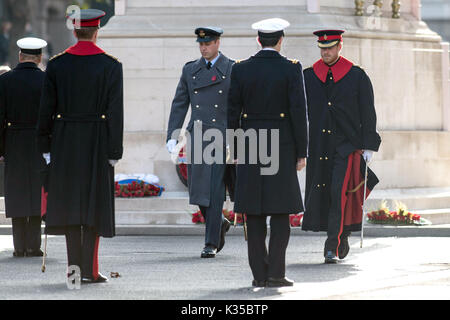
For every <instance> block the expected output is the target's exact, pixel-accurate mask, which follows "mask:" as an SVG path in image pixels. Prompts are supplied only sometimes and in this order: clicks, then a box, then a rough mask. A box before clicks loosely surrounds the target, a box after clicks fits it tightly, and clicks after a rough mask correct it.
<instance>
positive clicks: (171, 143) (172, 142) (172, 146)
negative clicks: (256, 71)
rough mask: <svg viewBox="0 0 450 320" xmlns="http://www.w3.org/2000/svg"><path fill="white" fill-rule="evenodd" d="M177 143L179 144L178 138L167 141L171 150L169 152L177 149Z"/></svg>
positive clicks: (167, 146)
mask: <svg viewBox="0 0 450 320" xmlns="http://www.w3.org/2000/svg"><path fill="white" fill-rule="evenodd" d="M176 145H177V140H175V139H170V140H169V141H167V144H166V148H167V151H169V153H173V152H174V151H175V146H176Z"/></svg>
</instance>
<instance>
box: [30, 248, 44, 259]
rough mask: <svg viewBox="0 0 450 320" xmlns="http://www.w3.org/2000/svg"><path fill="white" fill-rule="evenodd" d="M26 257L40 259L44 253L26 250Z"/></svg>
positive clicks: (39, 250)
mask: <svg viewBox="0 0 450 320" xmlns="http://www.w3.org/2000/svg"><path fill="white" fill-rule="evenodd" d="M26 255H27V257H42V256H43V255H44V253H43V252H42V251H41V249H38V250H31V249H27V253H26Z"/></svg>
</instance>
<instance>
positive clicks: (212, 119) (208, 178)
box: [167, 53, 234, 244]
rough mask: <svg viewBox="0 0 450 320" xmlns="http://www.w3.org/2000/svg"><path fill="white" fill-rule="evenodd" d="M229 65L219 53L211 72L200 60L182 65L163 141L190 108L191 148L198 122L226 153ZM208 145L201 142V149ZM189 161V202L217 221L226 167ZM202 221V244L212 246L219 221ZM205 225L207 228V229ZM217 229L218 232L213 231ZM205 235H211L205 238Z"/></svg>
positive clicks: (231, 62) (169, 135)
mask: <svg viewBox="0 0 450 320" xmlns="http://www.w3.org/2000/svg"><path fill="white" fill-rule="evenodd" d="M233 63H234V61H233V60H231V59H229V58H227V57H226V56H224V55H223V54H222V53H220V56H219V58H218V59H217V61H216V62H215V63H214V65H213V66H212V68H211V69H207V66H206V62H205V59H203V58H200V59H198V60H195V61H191V62H188V63H186V65H185V66H184V67H183V72H182V75H181V78H180V81H179V83H178V86H177V89H176V93H175V97H174V99H173V102H172V108H171V111H170V118H169V124H168V130H167V140H169V139H171V138H172V133H173V132H174V131H175V130H176V129H180V128H181V127H182V125H183V122H184V119H185V117H186V113H187V111H188V109H189V105H190V106H191V110H192V112H191V119H190V121H189V123H188V126H187V128H186V129H187V131H188V132H189V133H190V134H191V146H193V141H194V140H195V137H194V125H197V124H200V123H201V127H202V130H203V131H202V132H204V131H205V130H207V129H210V128H215V129H218V130H220V131H221V132H222V133H223V140H224V145H223V153H224V154H226V152H225V130H226V126H227V99H228V90H229V87H230V74H231V68H232V65H233ZM173 138H177V137H173ZM210 143H211V142H204V143H203V147H202V150H203V149H204V148H205V147H206V146H207V145H208V144H210ZM190 158H191V163H194V161H195V164H189V165H188V187H189V200H190V201H189V202H190V204H194V205H198V206H200V208H201V209H202V213H204V214H205V213H206V208H209V209H208V211H211V210H213V211H214V212H215V213H214V217H215V218H214V219H213V220H217V219H219V218H220V221H221V219H222V207H223V201H224V200H225V185H224V182H223V178H224V174H225V167H226V165H225V164H205V163H204V162H203V161H202V163H201V164H197V161H196V159H194V157H193V153H191V157H190ZM219 214H220V215H219ZM207 215H210V214H209V213H208V214H207ZM205 218H206V229H207V231H206V243H208V242H209V243H211V244H216V242H217V241H218V236H219V234H220V221H219V223H217V221H213V220H212V219H208V217H205ZM208 220H209V221H208ZM209 226H211V227H210V228H209ZM217 228H218V230H216V229H217ZM209 233H210V234H211V236H208V234H209ZM216 234H217V236H216ZM216 238H217V241H216Z"/></svg>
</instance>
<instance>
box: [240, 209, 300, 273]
mask: <svg viewBox="0 0 450 320" xmlns="http://www.w3.org/2000/svg"><path fill="white" fill-rule="evenodd" d="M247 232H248V260H249V264H250V269H251V270H252V273H253V278H254V279H255V280H257V281H264V280H267V278H284V276H285V271H286V249H287V246H288V243H289V236H290V233H291V227H290V224H289V214H277V215H272V216H271V217H270V240H269V251H267V247H266V236H267V216H265V215H261V216H257V215H247Z"/></svg>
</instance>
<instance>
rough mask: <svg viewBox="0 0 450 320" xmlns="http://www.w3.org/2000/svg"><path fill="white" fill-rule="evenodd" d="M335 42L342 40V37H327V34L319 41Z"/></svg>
mask: <svg viewBox="0 0 450 320" xmlns="http://www.w3.org/2000/svg"><path fill="white" fill-rule="evenodd" d="M333 40H342V36H341V35H331V36H327V35H326V34H325V35H323V36H320V37H319V40H318V41H333Z"/></svg>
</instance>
